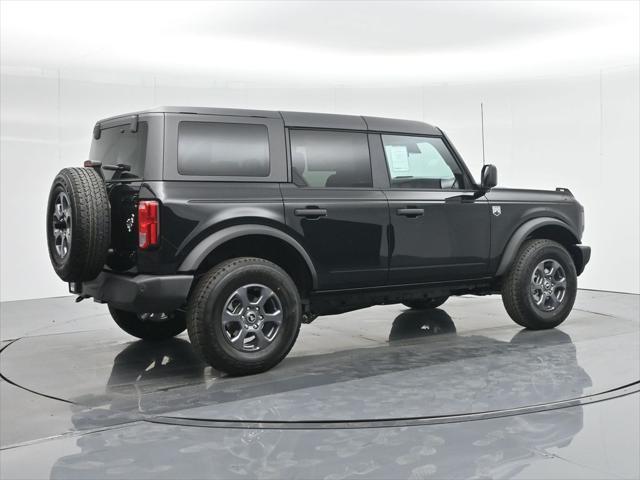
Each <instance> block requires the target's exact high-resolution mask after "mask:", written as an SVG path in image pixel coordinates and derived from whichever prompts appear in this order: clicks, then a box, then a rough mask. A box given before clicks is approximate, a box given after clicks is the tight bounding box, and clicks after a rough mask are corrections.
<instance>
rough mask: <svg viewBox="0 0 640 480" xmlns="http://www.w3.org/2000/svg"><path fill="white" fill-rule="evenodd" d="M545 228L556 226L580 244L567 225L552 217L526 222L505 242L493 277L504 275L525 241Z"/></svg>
mask: <svg viewBox="0 0 640 480" xmlns="http://www.w3.org/2000/svg"><path fill="white" fill-rule="evenodd" d="M546 226H557V227H561V228H564V229H565V230H567V232H569V233H570V234H571V236H572V237H573V238H574V239H575V243H580V242H579V240H578V238H579V236H578V235H577V234H576V232H574V231H573V229H572V228H571V226H570V225H569V224H567V223H566V222H563V221H562V220H559V219H557V218H552V217H538V218H534V219H531V220H528V221H526V222H525V223H523V224H522V225H520V226H519V227H518V228H517V229H516V231H515V232H514V233H513V235H512V236H511V238H510V239H509V241H508V242H507V245H506V246H505V248H504V251H503V253H502V258H501V260H500V263H499V264H498V269H497V270H496V273H495V275H496V276H501V275H504V274H505V273H506V272H507V271H508V270H509V267H510V266H511V264H512V263H513V261H514V260H515V258H516V255H517V254H518V250H520V247H521V246H522V244H523V243H524V241H525V239H526V238H527V237H528V236H529V235H531V234H532V233H533V232H534V231H536V230H537V229H539V228H541V227H546Z"/></svg>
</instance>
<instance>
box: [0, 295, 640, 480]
mask: <svg viewBox="0 0 640 480" xmlns="http://www.w3.org/2000/svg"><path fill="white" fill-rule="evenodd" d="M639 304H640V297H638V296H635V295H624V294H614V293H607V292H592V291H584V290H583V291H580V293H579V295H578V301H577V303H576V307H575V309H574V311H573V313H572V314H571V316H570V317H569V319H568V320H567V321H566V322H565V323H564V324H563V325H562V326H561V327H560V328H558V329H555V330H551V331H544V332H529V331H523V330H521V329H520V328H519V327H518V326H517V325H515V324H514V323H513V322H511V320H510V319H509V318H508V317H507V316H506V314H505V312H504V309H503V307H502V304H501V302H500V299H499V297H484V298H475V297H462V298H457V299H452V300H450V301H449V302H447V303H446V304H445V305H444V306H443V307H442V308H440V309H437V310H434V311H431V312H416V311H408V310H405V309H403V308H401V307H400V306H384V307H374V308H370V309H366V310H361V311H357V312H352V313H349V314H344V315H337V316H333V317H323V318H320V319H318V320H317V321H316V322H314V323H313V324H311V325H306V326H303V329H302V332H301V335H300V337H299V340H298V343H297V345H296V347H295V348H294V350H293V351H292V353H291V354H290V356H289V357H288V358H287V359H286V360H285V361H284V362H283V363H282V364H281V365H280V366H278V367H277V368H275V369H273V370H272V371H270V372H268V373H265V374H262V375H256V376H251V377H243V378H232V377H225V376H224V375H221V374H220V373H219V372H216V371H214V370H213V369H211V368H210V367H206V366H205V365H204V364H202V363H201V362H200V360H199V359H198V358H197V357H195V356H194V355H193V353H192V351H191V348H190V345H189V343H188V341H187V340H186V337H180V338H177V339H175V340H172V341H169V342H165V343H163V344H157V345H147V344H145V343H143V342H139V341H134V340H133V339H132V338H131V337H128V336H127V335H126V334H124V333H123V332H120V331H119V330H118V329H117V327H116V326H115V325H114V324H113V323H112V321H111V319H110V318H109V317H108V315H106V310H105V308H104V307H103V306H101V305H96V304H92V303H88V302H83V303H81V304H78V305H75V304H73V301H72V299H71V298H58V299H46V300H36V301H27V302H11V303H4V304H1V306H0V307H1V309H2V311H1V313H2V323H1V324H0V325H1V327H2V329H1V335H2V337H1V340H2V344H0V348H3V351H2V353H0V361H1V373H2V376H3V379H2V380H1V381H0V417H1V418H0V420H1V428H0V444H1V447H2V450H1V451H0V477H2V478H36V477H37V478H45V477H51V478H69V477H71V478H104V477H111V478H152V477H153V478H176V477H180V478H204V477H207V478H212V477H213V478H236V477H238V478H241V477H244V478H254V477H260V478H263V477H268V478H283V477H286V478H328V479H333V478H336V479H337V478H431V477H435V478H442V477H455V478H477V477H481V478H541V477H545V478H615V477H624V478H638V476H639V475H640V466H639V461H638V451H639V450H640V438H639V437H640V428H639V424H640V418H639V417H640V415H639V411H640V394H638V393H637V391H638V384H637V382H638V381H639V380H640V362H639V359H640V354H639V349H640V347H639V343H640V320H639V318H638V317H639V311H640V309H639Z"/></svg>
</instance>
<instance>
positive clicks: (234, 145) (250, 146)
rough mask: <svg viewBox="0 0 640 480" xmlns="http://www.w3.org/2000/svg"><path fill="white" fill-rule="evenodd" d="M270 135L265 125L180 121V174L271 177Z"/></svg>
mask: <svg viewBox="0 0 640 480" xmlns="http://www.w3.org/2000/svg"><path fill="white" fill-rule="evenodd" d="M269 171H270V165H269V136H268V133H267V127H266V126H264V125H254V124H242V123H217V122H180V126H179V127H178V172H179V173H180V174H181V175H194V176H229V177H234V176H237V177H268V176H269Z"/></svg>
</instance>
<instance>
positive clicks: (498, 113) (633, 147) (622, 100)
mask: <svg viewBox="0 0 640 480" xmlns="http://www.w3.org/2000/svg"><path fill="white" fill-rule="evenodd" d="M127 80H128V82H123V81H117V79H114V78H110V79H109V81H105V80H96V76H95V75H92V76H91V77H85V78H82V77H81V76H80V77H79V76H78V75H77V74H76V75H75V76H65V75H64V74H61V73H60V72H58V71H29V72H20V71H11V70H10V69H5V70H4V71H3V73H2V77H1V89H2V91H1V100H2V106H1V114H2V115H1V155H0V159H1V161H0V178H1V204H0V205H1V216H0V219H1V225H0V228H1V230H0V231H1V234H2V242H1V257H0V262H1V267H2V268H1V272H2V276H1V279H0V281H1V286H2V289H1V291H2V298H1V300H2V301H8V300H17V299H25V298H39V297H49V296H57V295H64V294H66V285H65V284H63V283H62V282H60V281H59V280H58V278H57V277H56V276H55V274H54V273H53V270H52V268H51V266H50V264H49V259H48V254H47V246H46V240H45V232H44V225H45V221H44V219H45V207H46V203H47V195H48V192H49V187H50V184H51V181H52V179H53V177H54V176H55V174H56V173H57V172H58V171H59V170H60V169H61V168H63V167H66V166H79V165H80V164H81V163H82V161H83V160H84V159H86V158H87V154H88V150H89V144H90V140H91V131H92V127H93V124H94V122H95V121H96V120H98V119H100V118H103V117H106V116H109V115H112V114H117V113H124V112H129V111H135V110H139V109H144V108H148V107H150V106H154V105H188V106H216V107H238V108H255V109H278V110H300V111H319V112H334V113H346V114H367V115H378V116H387V117H396V118H407V119H416V120H424V121H427V122H429V123H433V124H435V125H438V126H440V127H441V128H443V129H444V130H445V131H446V132H447V133H448V134H449V135H450V136H451V138H452V140H453V142H454V143H455V144H456V146H457V147H458V149H459V150H460V152H461V154H462V156H463V157H464V159H465V160H466V162H467V163H468V165H469V167H470V169H471V170H472V172H473V173H474V175H475V176H476V177H477V176H478V175H479V171H480V168H481V166H482V153H481V126H480V102H483V103H484V112H485V139H486V142H485V150H486V157H487V162H490V163H494V164H495V165H497V166H498V170H499V186H504V187H520V188H544V189H553V188H555V187H558V186H560V187H569V188H570V189H571V190H572V192H573V193H574V194H575V195H576V197H577V198H578V199H579V201H580V202H581V203H582V204H583V205H584V207H585V210H586V230H585V235H584V241H585V243H587V244H589V245H591V246H592V248H593V256H592V260H591V263H590V265H589V267H588V268H587V270H586V272H585V273H584V274H583V276H582V277H581V278H580V282H579V283H580V286H581V287H583V288H591V289H602V290H612V291H621V292H632V293H639V292H640V285H639V283H640V282H639V275H640V274H639V271H640V258H639V245H640V235H639V233H640V226H639V222H640V221H639V219H640V212H639V209H640V198H639V195H640V194H639V192H640V185H639V182H640V171H639V163H640V162H639V159H640V134H639V132H640V110H639V108H640V106H639V105H640V98H639V96H638V95H639V92H638V90H639V87H638V85H639V82H640V79H639V73H638V67H637V66H632V67H625V68H617V69H608V70H602V71H599V72H597V73H594V74H591V75H580V76H575V77H567V76H563V77H562V78H553V77H547V78H534V79H528V80H518V81H515V80H514V81H508V82H481V83H461V82H458V83H455V82H454V83H443V84H426V85H421V86H401V87H389V86H387V87H384V88H383V87H379V88H370V87H367V86H364V85H363V86H357V85H352V86H349V87H340V86H331V87H326V88H322V87H313V88H312V87H309V88H295V87H290V86H282V87H279V86H277V85H269V86H263V87H260V86H256V85H245V84H242V83H237V82H236V83H233V84H228V85H224V84H220V83H216V82H215V81H214V80H207V79H202V80H200V81H198V82H196V81H194V80H193V79H189V80H187V79H186V78H185V79H183V80H181V79H180V78H176V77H171V78H167V79H163V78H162V77H157V76H151V77H145V76H141V77H136V76H135V75H133V76H128V77H127Z"/></svg>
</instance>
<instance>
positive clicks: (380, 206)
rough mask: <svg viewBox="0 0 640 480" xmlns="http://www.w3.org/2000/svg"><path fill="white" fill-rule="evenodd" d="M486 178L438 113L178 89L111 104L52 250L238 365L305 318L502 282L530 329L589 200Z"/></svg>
mask: <svg viewBox="0 0 640 480" xmlns="http://www.w3.org/2000/svg"><path fill="white" fill-rule="evenodd" d="M496 183H497V171H496V168H495V167H494V166H493V165H486V166H485V167H484V168H483V169H482V174H481V182H480V183H479V184H478V183H476V182H475V181H474V179H473V177H472V176H471V174H470V173H469V171H468V169H467V167H466V166H465V164H464V163H463V161H462V159H461V158H460V155H459V154H458V152H457V151H456V149H455V148H454V146H453V145H452V144H451V142H450V141H449V139H448V138H447V136H446V135H445V134H444V132H443V131H442V130H440V129H439V128H437V127H433V126H431V125H428V124H426V123H422V122H415V121H406V120H391V119H386V118H374V117H360V116H348V115H332V114H319V113H297V112H276V111H257V110H255V111H254V110H235V109H233V110H232V109H217V108H186V107H184V108H183V107H179V108H176V107H166V108H156V109H151V110H146V111H142V112H138V113H133V114H127V115H122V116H117V117H112V118H108V119H105V120H101V121H100V122H98V123H97V124H96V125H95V128H94V130H93V141H92V144H91V151H90V154H89V160H87V161H86V162H85V163H84V167H83V168H65V169H63V170H62V171H61V172H60V173H59V174H58V175H57V177H56V178H55V180H54V182H53V186H52V188H51V193H50V196H49V205H48V209H47V223H46V227H47V240H48V246H49V254H50V257H51V262H52V264H53V267H54V269H55V271H56V273H57V274H58V275H59V276H60V278H61V279H62V280H64V281H66V282H69V289H70V291H71V293H74V294H77V295H79V299H82V298H88V297H93V298H94V300H95V301H97V302H101V303H107V304H108V306H109V311H110V312H111V315H112V316H113V318H114V320H115V322H116V323H117V324H118V325H119V326H120V327H121V328H122V329H123V330H125V331H126V332H128V333H129V334H131V335H134V336H136V337H139V338H142V339H145V340H162V339H166V338H169V337H172V336H174V335H177V334H179V333H181V332H183V331H184V330H185V329H187V330H188V333H189V338H190V340H191V343H192V344H193V345H194V347H195V348H196V350H197V351H198V352H199V353H200V354H201V355H202V356H203V357H204V358H205V359H206V361H207V362H209V363H210V364H211V365H212V366H214V367H215V368H217V369H219V370H222V371H224V372H228V373H231V374H247V373H255V372H260V371H264V370H267V369H269V368H271V367H273V366H274V365H276V364H277V363H278V362H280V361H281V360H282V359H283V358H284V357H285V356H286V355H287V353H288V352H289V350H290V349H291V347H292V346H293V344H294V342H295V341H296V338H297V336H298V331H299V329H300V324H301V323H308V322H310V321H312V320H313V319H314V318H316V317H317V316H318V315H331V314H336V313H341V312H347V311H350V310H355V309H359V308H363V307H368V306H371V305H376V304H392V303H403V304H405V305H406V306H408V307H410V308H416V309H426V308H435V307H438V306H440V305H442V304H443V303H444V302H445V300H446V299H447V298H448V297H449V296H451V295H462V294H476V295H485V294H491V293H497V292H501V293H502V298H503V302H504V305H505V307H506V310H507V312H508V313H509V315H510V316H511V318H512V319H513V320H514V321H515V322H517V323H518V324H520V325H522V326H524V327H526V328H531V329H543V328H553V327H555V326H557V325H559V324H560V323H561V322H562V321H563V320H564V319H565V318H566V317H567V315H568V314H569V312H570V311H571V309H572V307H573V303H574V300H575V297H576V289H577V278H576V277H577V276H578V275H579V274H580V273H581V272H582V271H583V269H584V267H585V265H586V264H587V262H588V261H589V257H590V248H589V247H586V246H583V245H581V244H580V243H581V236H582V232H583V229H584V211H583V208H582V206H581V205H580V204H579V203H578V202H577V201H576V200H575V199H574V197H573V195H572V194H571V192H570V191H569V190H567V189H564V188H558V189H556V190H555V191H539V190H513V189H496V188H494V187H495V186H496Z"/></svg>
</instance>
